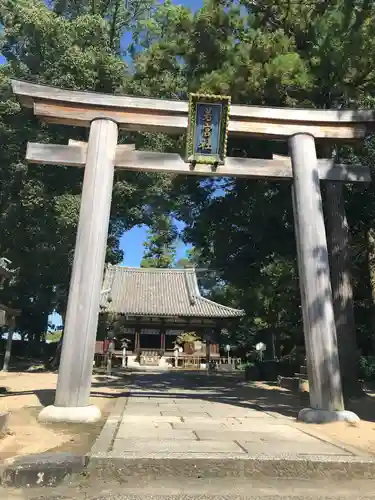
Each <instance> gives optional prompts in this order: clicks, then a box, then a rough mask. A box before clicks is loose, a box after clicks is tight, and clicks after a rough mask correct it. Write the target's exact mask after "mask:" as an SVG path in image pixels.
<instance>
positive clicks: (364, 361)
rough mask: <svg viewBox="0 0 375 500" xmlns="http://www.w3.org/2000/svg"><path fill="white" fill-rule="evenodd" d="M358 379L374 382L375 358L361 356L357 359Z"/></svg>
mask: <svg viewBox="0 0 375 500" xmlns="http://www.w3.org/2000/svg"><path fill="white" fill-rule="evenodd" d="M359 378H361V379H362V380H375V357H373V356H368V357H365V356H361V357H360V358H359Z"/></svg>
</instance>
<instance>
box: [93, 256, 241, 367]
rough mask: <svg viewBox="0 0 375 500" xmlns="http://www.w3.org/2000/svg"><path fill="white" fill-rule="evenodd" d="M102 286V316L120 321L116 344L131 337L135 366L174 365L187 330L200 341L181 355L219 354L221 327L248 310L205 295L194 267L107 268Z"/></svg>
mask: <svg viewBox="0 0 375 500" xmlns="http://www.w3.org/2000/svg"><path fill="white" fill-rule="evenodd" d="M102 289H103V292H102V297H101V304H100V306H101V314H102V315H106V316H107V317H108V316H112V318H113V316H115V318H118V319H120V326H119V327H117V328H116V332H115V333H114V335H115V336H116V341H117V342H116V344H117V345H116V347H118V346H119V344H120V343H121V340H123V339H126V343H127V348H126V351H127V357H128V366H129V367H130V366H137V365H139V364H142V365H152V366H161V367H162V366H164V367H167V366H170V365H171V364H172V360H173V361H174V356H175V347H176V340H177V337H178V336H179V335H181V334H183V333H186V332H194V333H195V334H196V335H197V337H198V338H199V339H200V341H197V342H195V343H194V344H195V345H194V346H192V345H190V346H186V345H185V348H184V349H183V352H181V353H180V354H179V358H180V359H183V360H185V361H189V359H190V360H193V358H194V359H198V360H199V359H202V358H203V359H206V358H207V357H209V358H215V357H219V356H220V354H219V345H218V335H219V332H220V330H221V329H222V328H224V327H225V326H227V325H228V323H230V322H233V321H235V320H236V319H237V320H238V319H239V318H241V317H242V316H244V314H245V313H244V311H242V310H238V309H232V308H230V307H227V306H224V305H221V304H218V303H216V302H213V301H211V300H208V299H206V298H204V297H202V295H201V294H200V291H199V287H198V281H197V276H196V272H195V270H194V269H156V268H130V267H123V266H107V267H106V271H105V276H104V282H103V287H102ZM110 333H111V332H110Z"/></svg>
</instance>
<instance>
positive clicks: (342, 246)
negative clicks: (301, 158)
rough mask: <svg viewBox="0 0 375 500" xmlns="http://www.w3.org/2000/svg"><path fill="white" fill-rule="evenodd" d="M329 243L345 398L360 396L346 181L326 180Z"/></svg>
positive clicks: (325, 204) (325, 205)
mask: <svg viewBox="0 0 375 500" xmlns="http://www.w3.org/2000/svg"><path fill="white" fill-rule="evenodd" d="M324 207H325V215H326V223H327V225H326V232H327V244H328V251H329V261H330V273H331V284H332V296H333V309H334V314H335V323H336V333H337V343H338V349H339V358H340V370H341V379H342V385H343V393H344V397H345V399H348V398H350V397H351V396H359V395H361V394H362V390H361V387H360V383H359V379H358V377H359V367H358V349H357V342H356V327H355V320H354V307H353V289H352V283H351V273H350V255H349V227H348V222H347V218H346V213H345V200H344V193H343V184H342V183H340V182H327V183H325V203H324Z"/></svg>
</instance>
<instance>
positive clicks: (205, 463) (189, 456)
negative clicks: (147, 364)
mask: <svg viewBox="0 0 375 500" xmlns="http://www.w3.org/2000/svg"><path fill="white" fill-rule="evenodd" d="M124 384H125V386H126V387H127V389H128V396H127V397H124V398H121V399H118V400H117V402H116V405H115V408H114V410H113V412H112V414H111V415H110V417H109V419H108V421H107V424H106V425H105V426H104V428H103V431H102V433H101V435H100V436H99V438H98V440H97V442H96V443H95V445H94V447H93V449H92V452H91V456H90V460H89V465H88V474H89V475H90V474H93V476H94V475H95V476H96V475H98V476H99V477H103V478H106V477H109V478H112V479H113V478H116V480H119V479H120V480H121V481H128V480H134V479H135V478H137V477H142V478H145V477H149V478H150V479H151V478H160V477H166V478H167V477H174V478H176V477H184V478H186V477H191V478H213V477H231V476H233V477H252V478H257V477H259V478H261V477H273V478H284V479H285V478H305V479H308V478H311V479H315V478H316V479H318V478H330V479H333V478H336V479H340V478H342V479H343V478H346V479H348V478H349V477H350V478H359V477H367V478H374V479H375V459H374V458H371V457H369V456H367V455H364V454H363V453H362V452H359V451H358V450H354V449H348V447H347V446H346V445H345V446H344V445H342V444H340V443H337V442H335V443H333V442H328V441H327V438H325V439H324V438H322V437H321V436H319V435H317V434H316V431H310V430H309V426H308V424H297V423H296V422H295V415H296V413H297V411H298V408H297V409H296V408H292V407H291V406H290V405H289V404H288V397H291V396H288V394H289V393H287V392H285V393H284V394H285V396H283V397H284V398H285V401H278V402H277V403H276V404H275V405H272V404H270V400H269V395H267V394H262V393H261V392H258V393H257V394H256V395H255V396H254V393H253V392H252V390H251V388H249V387H248V386H246V385H245V383H244V382H242V379H240V378H239V377H238V376H234V375H230V374H213V375H208V374H204V373H203V374H201V373H191V372H164V373H160V372H159V373H158V372H155V373H150V372H149V371H147V372H145V373H137V374H134V375H132V376H130V377H128V378H125V379H124ZM266 392H270V391H266V390H264V393H266Z"/></svg>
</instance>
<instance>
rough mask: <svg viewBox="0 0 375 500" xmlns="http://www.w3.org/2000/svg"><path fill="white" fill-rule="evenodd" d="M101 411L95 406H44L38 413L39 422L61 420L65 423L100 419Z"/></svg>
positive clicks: (89, 422)
mask: <svg viewBox="0 0 375 500" xmlns="http://www.w3.org/2000/svg"><path fill="white" fill-rule="evenodd" d="M101 416H102V414H101V412H100V410H99V408H98V407H97V406H94V405H89V406H82V407H74V406H73V407H72V406H53V405H51V406H46V407H45V408H43V410H42V411H41V412H40V413H39V416H38V420H39V422H46V423H53V422H61V423H67V424H92V423H94V422H98V420H100V419H101Z"/></svg>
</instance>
